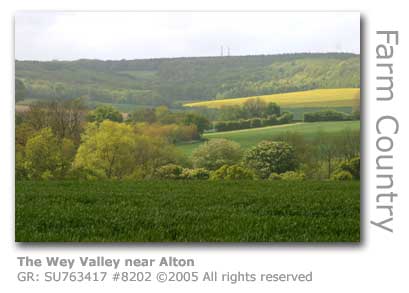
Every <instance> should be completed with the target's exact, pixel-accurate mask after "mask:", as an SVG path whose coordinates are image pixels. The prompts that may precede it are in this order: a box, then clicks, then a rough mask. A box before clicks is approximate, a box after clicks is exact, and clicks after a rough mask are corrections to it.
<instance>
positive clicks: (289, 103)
mask: <svg viewBox="0 0 409 293" xmlns="http://www.w3.org/2000/svg"><path fill="white" fill-rule="evenodd" d="M359 96H360V89H359V88H339V89H318V90H309V91H300V92H290V93H283V94H272V95H264V96H252V97H245V98H234V99H221V100H211V101H204V102H195V103H187V104H184V106H185V107H207V108H221V107H223V106H233V105H241V104H243V103H245V102H246V101H247V100H248V99H251V98H256V97H258V98H260V99H261V100H263V101H265V102H274V103H277V104H278V105H280V106H281V107H287V108H290V107H324V108H328V107H351V106H355V105H357V104H359Z"/></svg>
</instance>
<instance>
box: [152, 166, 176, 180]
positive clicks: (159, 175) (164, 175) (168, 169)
mask: <svg viewBox="0 0 409 293" xmlns="http://www.w3.org/2000/svg"><path fill="white" fill-rule="evenodd" d="M182 173H183V167H181V166H179V165H176V164H168V165H164V166H161V167H159V168H157V169H156V171H155V175H154V177H155V178H156V179H182V178H183V177H182Z"/></svg>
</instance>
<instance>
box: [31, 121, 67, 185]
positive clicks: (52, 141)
mask: <svg viewBox="0 0 409 293" xmlns="http://www.w3.org/2000/svg"><path fill="white" fill-rule="evenodd" d="M74 153H75V147H74V144H73V142H72V141H71V140H69V139H63V140H58V139H57V137H56V136H55V135H54V134H53V132H52V130H51V128H44V129H41V130H40V131H38V132H37V133H36V134H35V135H34V136H32V137H31V138H29V139H28V141H27V144H26V146H25V151H24V154H25V158H24V160H25V166H26V169H27V175H28V177H29V178H30V179H49V178H63V177H64V176H65V175H66V174H67V172H68V170H69V168H70V166H71V162H72V159H73V157H74Z"/></svg>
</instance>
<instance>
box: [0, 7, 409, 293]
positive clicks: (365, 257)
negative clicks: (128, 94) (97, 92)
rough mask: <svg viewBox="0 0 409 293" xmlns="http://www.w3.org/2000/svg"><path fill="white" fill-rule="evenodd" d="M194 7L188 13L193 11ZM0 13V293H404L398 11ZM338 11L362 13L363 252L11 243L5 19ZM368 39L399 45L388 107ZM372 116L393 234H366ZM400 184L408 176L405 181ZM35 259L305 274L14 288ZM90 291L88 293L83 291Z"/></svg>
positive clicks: (352, 248) (402, 66) (403, 94)
mask: <svg viewBox="0 0 409 293" xmlns="http://www.w3.org/2000/svg"><path fill="white" fill-rule="evenodd" d="M193 2H195V3H193ZM0 5H1V10H0V11H1V12H0V30H1V40H2V42H1V46H0V53H1V56H0V62H1V65H0V74H1V75H0V81H1V86H0V91H1V95H0V103H1V106H0V119H1V123H0V130H1V136H0V137H1V144H0V147H1V152H0V155H1V158H0V162H1V169H0V180H1V183H0V187H1V194H0V197H1V201H0V217H1V218H0V241H1V242H0V255H1V257H0V289H1V290H0V291H2V292H17V291H18V292H42V293H44V292H55V290H58V292H73V291H74V292H94V290H95V292H112V290H113V289H118V290H119V292H137V291H139V292H151V291H155V289H156V290H167V291H168V290H169V291H176V290H177V291H178V292H191V291H192V290H194V291H196V292H208V290H209V289H210V290H214V291H216V292H217V291H221V290H223V291H233V290H234V291H235V292H248V291H249V290H250V289H251V290H257V292H409V291H408V289H409V285H408V283H407V278H408V270H407V266H408V260H409V259H408V252H407V250H408V247H409V241H408V240H409V236H408V235H409V233H408V230H409V229H408V224H409V213H408V209H409V205H408V203H409V198H408V196H407V191H408V189H407V185H406V184H405V182H406V181H407V175H406V174H405V172H406V169H405V162H408V161H409V160H408V155H407V152H405V150H407V149H408V143H407V140H406V139H405V137H406V128H407V127H406V126H407V122H408V121H407V119H408V118H407V117H408V114H407V111H408V106H409V104H408V102H407V101H406V99H407V98H408V97H409V95H408V89H407V87H406V85H407V83H408V81H407V78H408V77H409V74H408V70H407V66H408V58H407V54H408V52H409V50H408V49H409V48H408V41H407V40H408V37H409V36H408V34H407V31H408V27H409V21H408V16H407V15H408V12H407V9H406V8H405V1H373V0H372V1H356V0H354V1H348V0H344V1H337V2H335V1H313V0H310V1H290V0H287V1H257V0H253V1H239V0H236V1H230V2H227V1H220V0H219V1H209V0H207V1H203V2H196V1H165V0H164V1H149V2H148V1H143V2H142V1H119V0H117V1H102V0H99V1H84V0H82V1H76V0H71V1H52V0H48V1H40V0H37V1H9V2H8V3H5V1H3V2H2V4H0ZM200 9H204V10H263V9H264V10H275V11H277V10H298V11H299V10H320V11H322V10H343V11H360V12H361V13H362V17H363V32H362V39H363V45H362V47H361V53H362V63H363V74H364V78H363V79H362V89H363V93H364V95H363V97H362V99H363V106H362V109H363V111H364V114H365V115H364V117H363V118H362V125H363V131H364V133H363V139H364V143H363V145H364V148H363V150H362V156H363V160H364V165H363V166H362V169H363V172H364V174H365V175H364V177H365V180H363V181H362V186H363V190H364V192H363V194H362V200H361V204H362V222H361V225H362V243H361V244H360V245H344V246H342V245H311V244H309V245H295V244H290V245H284V244H281V245H277V244H271V245H270V244H266V245H246V246H243V245H217V246H216V245H190V246H189V245H133V244H128V245H102V244H101V245H92V246H90V245H88V246H87V245H72V244H65V245H47V246H45V245H42V246H41V245H21V244H16V243H14V182H13V164H14V163H13V162H14V161H13V160H14V154H13V153H14V139H13V137H14V129H13V115H14V108H13V104H14V103H13V96H12V95H13V86H14V80H13V75H14V72H13V64H14V62H13V50H14V47H13V36H14V31H13V29H14V28H13V16H14V13H15V12H16V11H17V10H200ZM376 30H399V31H400V43H399V46H397V47H396V48H395V57H394V59H393V62H394V63H395V65H394V69H395V71H394V74H395V98H394V101H393V102H390V103H379V102H376V99H375V97H376V95H375V70H376V68H375V64H376V59H375V42H376V35H375V31H376ZM380 115H396V116H397V117H398V119H399V120H400V124H401V128H400V133H399V135H398V136H397V137H394V139H395V147H394V162H395V170H394V173H395V178H394V179H395V188H394V191H396V192H398V193H399V197H398V199H397V200H396V201H395V207H394V213H395V217H394V224H393V225H394V229H395V232H394V233H393V234H390V233H386V232H384V231H382V230H379V229H377V228H376V227H374V226H370V225H369V220H370V219H371V217H374V218H375V219H376V216H377V215H378V214H377V213H376V211H375V197H376V190H375V181H376V173H375V167H374V165H375V157H376V155H377V154H378V153H377V152H376V149H375V141H376V138H377V136H376V131H375V121H376V119H377V118H378V117H379V116H380ZM405 175H406V176H405ZM25 255H27V256H31V257H42V256H50V255H60V256H67V257H69V256H72V257H78V256H86V255H95V256H96V255H104V256H106V257H130V258H137V257H160V256H166V255H173V256H180V257H194V258H195V259H196V261H197V265H198V268H199V269H200V270H201V271H204V270H206V269H209V270H212V269H217V270H219V271H232V272H237V271H248V272H301V271H310V270H312V271H313V274H314V280H313V282H312V283H309V284H302V283H301V284H292V285H289V284H281V285H279V284H275V283H271V284H266V283H264V284H254V283H247V284H244V285H243V284H236V285H221V283H217V285H213V284H211V283H209V284H208V285H207V286H206V285H204V284H203V283H200V284H191V285H189V286H190V287H189V286H188V285H186V284H183V285H177V284H165V285H162V284H157V283H153V284H146V286H145V287H144V286H143V285H138V286H136V285H135V284H129V285H125V284H119V283H118V284H116V285H115V284H113V283H111V282H109V283H105V284H104V285H101V284H99V285H98V284H94V285H89V284H79V285H78V284H65V285H64V284H54V285H50V284H44V283H41V285H39V284H37V285H36V284H28V285H23V284H22V283H18V282H17V280H16V273H17V271H18V270H19V268H18V266H17V260H16V257H17V256H25ZM91 286H93V287H91Z"/></svg>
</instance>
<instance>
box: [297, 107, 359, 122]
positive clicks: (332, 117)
mask: <svg viewBox="0 0 409 293" xmlns="http://www.w3.org/2000/svg"><path fill="white" fill-rule="evenodd" d="M345 120H352V117H351V115H349V114H346V113H343V112H339V111H335V110H324V111H318V112H313V113H305V114H304V121H305V122H317V121H345Z"/></svg>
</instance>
